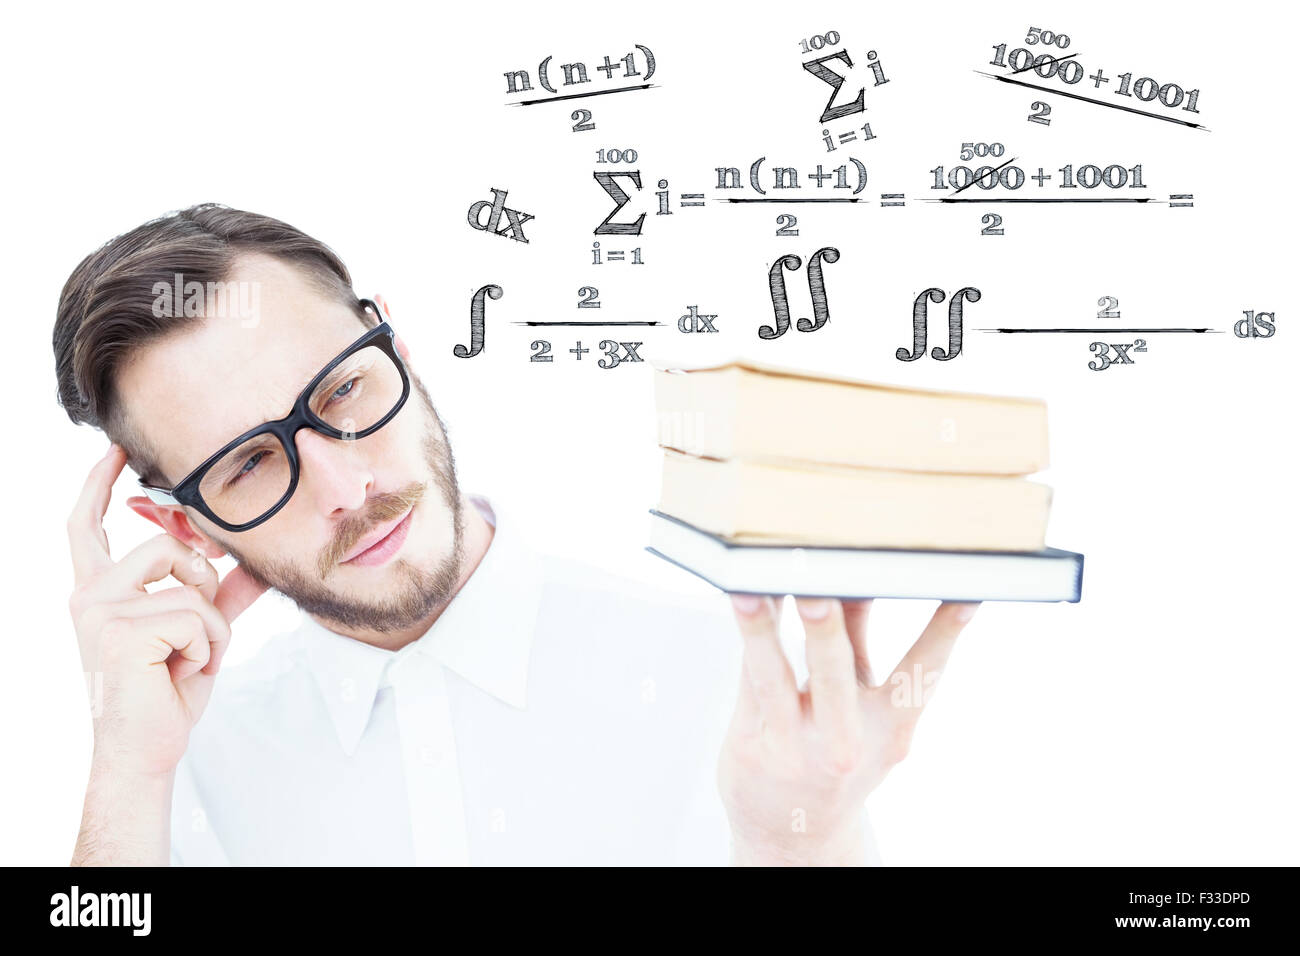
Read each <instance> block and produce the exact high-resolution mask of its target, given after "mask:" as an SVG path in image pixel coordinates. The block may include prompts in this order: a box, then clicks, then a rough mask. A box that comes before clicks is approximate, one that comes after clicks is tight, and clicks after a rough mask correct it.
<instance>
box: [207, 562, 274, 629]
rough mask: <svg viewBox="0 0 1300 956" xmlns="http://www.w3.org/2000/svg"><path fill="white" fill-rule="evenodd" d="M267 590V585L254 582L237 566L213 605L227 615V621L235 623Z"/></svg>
mask: <svg viewBox="0 0 1300 956" xmlns="http://www.w3.org/2000/svg"><path fill="white" fill-rule="evenodd" d="M266 589H267V586H266V585H265V584H261V583H260V582H258V581H254V580H253V579H252V577H250V576H249V574H248V572H247V571H245V570H244V569H243V567H242V566H240V565H238V564H237V565H235V567H234V568H233V569H231V571H230V573H229V574H227V575H226V577H225V579H224V580H223V581H222V582H221V586H220V587H219V588H218V589H217V593H216V596H215V598H214V599H213V603H215V604H216V606H217V609H218V610H220V611H221V613H222V614H223V615H225V618H226V620H227V621H231V622H233V621H234V620H235V618H237V617H239V615H241V614H243V613H244V612H245V611H246V610H248V608H249V606H250V605H251V604H252V603H253V602H254V601H256V600H257V599H258V598H259V597H261V596H262V594H263V593H264V592H265V591H266Z"/></svg>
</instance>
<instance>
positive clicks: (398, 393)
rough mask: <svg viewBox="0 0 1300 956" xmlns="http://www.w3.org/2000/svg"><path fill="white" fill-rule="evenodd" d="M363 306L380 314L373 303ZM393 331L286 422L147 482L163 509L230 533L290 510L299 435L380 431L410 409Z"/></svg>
mask: <svg viewBox="0 0 1300 956" xmlns="http://www.w3.org/2000/svg"><path fill="white" fill-rule="evenodd" d="M360 301H361V304H362V305H364V306H366V307H367V308H368V309H370V310H372V311H373V312H374V313H375V315H376V316H379V315H380V314H381V313H380V311H379V307H378V306H377V305H375V303H374V302H372V301H371V300H369V299H362V300H360ZM393 336H394V333H393V329H392V326H390V325H389V324H388V323H387V322H381V323H380V324H379V325H377V326H375V327H374V328H373V329H370V330H368V331H367V332H366V333H365V334H364V335H362V336H361V338H359V339H357V340H356V341H355V342H353V343H352V344H351V345H349V346H348V347H347V348H346V349H344V350H343V351H342V352H340V353H339V354H338V355H337V356H336V357H335V358H334V359H333V360H332V361H330V363H329V364H328V365H326V366H325V368H323V369H321V371H320V372H318V373H317V374H316V377H315V378H313V379H312V380H311V381H310V382H309V383H308V384H307V387H306V388H304V389H303V390H302V392H300V393H299V395H298V398H297V399H296V400H295V401H294V403H293V409H292V411H290V412H289V414H288V415H286V416H285V417H284V418H281V419H279V420H277V421H273V422H266V423H264V424H262V425H258V426H257V427H256V428H251V429H249V430H248V431H246V432H244V434H242V435H240V436H239V437H238V438H236V439H234V440H233V441H230V442H228V443H227V444H226V445H225V446H224V447H223V448H222V449H221V450H220V451H218V452H217V453H216V454H214V455H212V456H211V457H210V458H208V459H207V461H205V462H203V464H201V465H199V466H198V467H197V468H195V469H194V470H193V471H192V472H190V473H189V474H188V475H186V476H185V477H184V478H183V479H181V480H180V481H179V482H178V483H177V484H176V486H175V487H173V488H160V487H158V486H157V485H150V484H146V483H145V481H144V479H143V478H141V479H140V487H141V488H142V489H144V492H145V494H147V495H148V496H149V497H150V498H151V499H152V500H153V501H155V502H157V503H158V504H168V505H175V504H181V505H189V506H190V507H192V508H196V509H198V511H199V512H200V513H201V514H203V515H204V516H205V517H206V518H208V519H209V520H211V521H213V522H215V523H216V524H218V525H220V526H221V527H222V528H224V529H226V530H227V531H247V530H248V529H250V528H253V527H256V526H257V525H259V524H261V523H262V522H263V521H266V520H267V519H269V518H270V517H272V516H273V515H274V514H275V513H276V512H277V511H279V510H280V509H281V508H283V507H284V506H285V505H286V504H287V503H288V502H289V499H290V498H292V497H293V493H294V491H295V490H297V488H298V474H299V468H298V448H297V445H296V444H295V442H294V436H295V435H297V433H298V432H299V431H300V430H301V429H303V428H310V429H312V430H313V431H317V432H320V433H321V434H322V435H328V436H329V437H330V438H337V439H340V440H341V441H355V440H356V439H358V438H365V437H366V436H367V435H369V434H371V433H373V432H375V431H378V430H379V429H380V428H382V427H383V426H384V425H386V424H388V422H389V421H390V420H391V419H392V417H393V416H394V415H396V414H397V413H398V412H399V411H400V410H401V408H402V406H403V405H405V404H406V399H407V398H408V397H409V396H410V394H411V380H410V377H409V376H408V374H407V370H406V364H405V363H404V362H403V361H402V357H401V355H400V354H398V351H397V345H396V343H395V341H394V337H393Z"/></svg>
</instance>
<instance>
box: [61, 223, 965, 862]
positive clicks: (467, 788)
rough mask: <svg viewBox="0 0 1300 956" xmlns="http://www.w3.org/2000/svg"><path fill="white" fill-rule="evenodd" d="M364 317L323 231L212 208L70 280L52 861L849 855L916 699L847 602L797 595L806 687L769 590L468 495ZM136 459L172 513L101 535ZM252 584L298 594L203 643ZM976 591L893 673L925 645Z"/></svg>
mask: <svg viewBox="0 0 1300 956" xmlns="http://www.w3.org/2000/svg"><path fill="white" fill-rule="evenodd" d="M391 318H392V316H391V312H390V311H389V309H388V307H387V305H385V304H384V303H383V300H382V299H379V298H378V297H377V298H376V300H375V301H374V302H371V301H369V300H362V299H358V298H357V297H356V295H355V293H354V292H353V291H352V284H351V279H350V276H349V274H348V271H347V269H346V268H345V267H344V265H343V263H342V262H341V261H340V260H339V259H338V258H337V256H335V254H334V253H333V252H332V251H331V250H330V249H329V248H328V247H326V246H325V245H323V244H322V243H320V242H318V241H316V240H314V239H312V238H311V237H309V236H307V235H305V234H303V233H302V232H300V231H299V230H297V229H294V228H293V227H291V226H289V225H287V224H285V223H283V222H280V221H278V220H275V219H271V218H268V217H265V216H260V215H255V214H253V213H248V212H243V211H240V210H235V209H229V208H227V207H223V206H219V205H212V204H209V205H201V206H195V207H192V208H190V209H186V210H184V211H181V212H179V213H177V214H174V215H170V216H165V217H162V218H160V219H157V220H153V221H151V222H148V223H145V224H144V225H142V226H140V227H138V228H137V229H135V230H133V231H131V232H129V233H126V234H124V235H122V236H119V237H117V238H116V239H114V240H112V241H111V242H109V243H108V244H107V245H105V246H104V247H102V248H101V249H99V250H97V251H96V252H94V253H92V254H91V255H90V256H88V257H87V258H86V259H85V260H84V261H83V262H82V263H81V265H80V266H79V267H78V268H77V269H76V271H75V272H74V273H73V274H72V276H71V277H70V278H69V280H68V282H67V284H66V286H65V287H64V290H63V294H62V296H61V298H60V302H59V312H58V320H57V325H56V328H55V334H54V349H55V358H56V367H57V374H58V380H59V397H60V402H61V403H62V405H63V406H64V407H65V409H66V410H67V412H68V414H69V416H70V417H71V418H72V419H73V421H74V422H78V423H80V422H89V423H91V424H93V425H95V426H97V427H99V428H102V429H103V430H104V431H105V433H106V434H108V436H109V437H110V438H111V439H112V441H113V444H112V445H111V446H110V449H109V451H108V453H107V455H106V456H105V457H104V459H103V460H102V461H100V462H99V463H98V464H96V465H95V466H94V468H93V469H91V471H90V474H89V476H88V477H87V479H86V482H85V486H84V488H83V491H82V494H81V496H80V498H79V500H78V501H77V503H76V505H75V507H74V508H73V510H72V513H71V514H70V516H69V519H68V534H69V542H70V547H71V552H72V562H73V569H74V576H75V589H74V592H73V594H72V596H71V599H70V601H69V610H70V612H71V616H72V620H73V624H74V627H75V629H76V633H77V638H78V641H79V643H80V649H81V654H82V661H83V665H84V668H85V670H86V671H87V672H88V673H91V674H96V675H100V676H101V679H102V691H101V700H102V703H101V705H100V707H101V709H100V712H99V713H98V714H97V715H96V716H95V747H94V756H93V760H92V766H91V771H90V778H89V782H88V786H87V790H86V800H85V806H84V814H83V820H82V828H81V833H80V836H79V839H78V841H77V845H76V849H75V852H74V857H73V862H74V863H77V864H136V863H139V864H160V863H167V862H168V861H170V862H172V863H175V864H181V863H184V864H196V863H197V864H210V863H233V864H286V863H325V864H331V863H332V864H337V863H348V864H350V863H393V864H432V863H459V864H465V863H681V862H700V863H709V862H712V863H723V862H726V861H727V860H728V859H730V861H731V862H733V863H737V864H772V863H792V864H855V863H869V862H876V861H877V857H876V851H875V847H874V841H873V839H872V834H871V831H870V826H869V824H868V822H867V819H866V815H865V811H864V801H865V799H866V797H867V795H868V793H870V791H871V790H872V789H873V788H874V787H875V786H876V785H877V784H878V783H879V782H880V780H881V779H882V778H883V777H884V775H885V773H886V772H887V771H888V770H889V768H890V767H891V766H892V765H893V764H895V763H897V762H898V761H899V760H901V759H902V758H903V756H904V755H905V753H906V751H907V748H908V744H909V741H910V737H911V733H912V730H913V728H914V727H915V724H916V721H917V718H918V717H919V712H920V704H919V702H918V701H916V700H914V697H915V696H916V695H903V697H904V698H905V700H904V702H903V703H902V704H900V705H896V703H897V701H896V700H895V699H893V698H894V696H895V695H892V694H891V687H890V681H888V680H886V681H884V682H880V681H878V680H877V679H876V677H875V676H874V675H873V671H872V669H871V666H870V664H869V662H868V655H867V647H866V624H867V615H868V611H869V607H870V602H869V601H864V602H845V603H843V604H842V603H841V602H839V601H834V600H804V599H800V600H798V601H797V602H796V603H797V605H798V609H799V613H800V617H801V619H802V622H803V627H804V631H805V641H806V651H807V663H808V670H809V681H808V684H807V686H806V687H804V688H800V687H798V686H797V685H796V682H795V678H794V675H793V671H792V669H791V667H790V665H789V663H788V661H787V660H786V658H785V655H784V653H783V652H782V649H781V645H780V641H779V635H778V621H779V617H780V602H773V601H772V600H771V599H768V598H763V599H758V598H753V597H749V596H744V595H736V596H733V599H732V601H733V608H732V612H730V613H729V614H728V615H726V616H724V615H722V614H719V613H716V612H714V611H708V610H703V609H701V607H699V606H698V605H693V604H692V603H691V602H689V601H686V600H684V599H677V598H667V597H665V596H662V595H656V594H654V593H650V592H649V590H648V589H647V588H644V587H642V586H640V585H637V584H634V583H632V582H629V581H624V580H621V579H619V578H617V577H615V576H613V575H610V574H607V573H606V572H604V571H601V570H599V569H597V568H595V567H590V566H587V565H585V564H580V563H577V562H571V561H567V560H560V559H558V558H555V557H552V556H543V555H542V554H540V553H537V552H535V551H534V550H533V549H532V548H530V547H529V546H527V545H526V544H525V542H524V541H523V540H522V539H521V538H520V536H519V535H518V529H517V527H516V525H515V524H514V521H513V519H511V517H510V515H509V512H507V511H506V510H504V509H503V508H502V507H501V503H500V502H490V501H488V500H487V499H486V498H484V497H482V496H476V495H470V494H467V493H464V492H462V491H461V489H460V487H459V485H458V482H457V478H456V469H455V464H454V460H453V457H452V453H451V448H450V445H449V443H448V440H447V433H446V428H445V427H444V425H443V422H442V420H441V418H440V417H439V416H438V414H437V412H436V410H435V409H434V406H433V403H432V401H431V398H430V396H429V394H428V392H427V391H426V389H425V387H424V385H423V383H422V382H421V381H420V379H419V377H418V376H417V375H416V373H415V371H414V367H413V363H412V356H411V353H410V349H409V348H408V346H407V345H406V343H405V342H404V341H403V340H402V338H401V336H400V335H397V334H396V332H395V330H394V329H393V327H392V326H391V325H389V324H388V322H387V321H386V320H389V319H391ZM128 463H129V464H130V465H131V466H132V468H133V470H135V471H136V472H137V474H139V475H140V480H141V484H142V485H143V487H144V490H145V492H146V494H145V495H144V496H138V497H133V498H130V499H128V501H127V503H128V504H129V505H130V506H131V508H132V509H133V510H135V511H136V512H137V513H138V514H140V515H142V516H143V517H145V518H147V519H148V520H150V521H152V522H154V523H155V524H157V525H158V526H159V527H160V528H162V529H163V532H164V533H163V534H161V535H158V536H157V537H155V538H153V539H151V540H149V541H146V542H145V543H144V544H142V545H140V546H139V547H138V548H136V549H135V550H134V551H132V552H131V553H129V554H127V555H125V556H122V557H120V558H115V557H113V556H112V554H111V552H110V548H109V543H108V541H107V539H106V536H105V534H104V531H103V528H102V519H103V516H104V514H105V511H106V509H107V506H108V503H109V499H110V495H111V490H112V487H113V484H114V482H115V480H116V479H117V477H118V476H119V474H120V473H121V470H122V468H123V467H124V465H126V464H128ZM226 553H229V554H230V555H232V556H233V557H234V558H235V559H236V561H237V562H238V565H237V567H236V568H235V569H234V570H233V571H231V572H230V573H229V574H228V575H227V576H226V578H225V579H224V580H222V581H218V575H217V572H216V570H215V569H214V567H213V566H212V564H211V563H210V560H209V559H213V558H218V557H221V556H223V555H224V554H226ZM168 577H174V578H175V579H176V580H177V581H178V582H179V584H178V585H177V586H174V587H166V588H162V589H160V590H155V591H153V592H149V591H147V590H146V588H145V585H146V584H149V583H152V582H157V581H162V580H164V579H166V578H168ZM271 588H274V589H275V590H277V591H279V592H280V593H282V594H284V595H285V596H286V597H288V598H289V599H290V600H292V601H293V602H294V603H295V604H296V605H297V606H298V607H299V608H300V609H301V611H302V612H303V616H302V624H301V626H300V627H299V628H298V629H297V630H295V631H293V632H291V633H289V634H285V635H280V636H278V637H277V638H275V639H274V640H272V641H271V642H270V643H269V644H268V645H267V646H266V647H265V648H264V649H263V650H262V651H261V652H260V653H259V654H258V655H257V656H256V657H255V658H254V659H252V660H250V661H248V662H247V663H245V664H243V665H241V666H239V667H235V668H230V669H228V670H227V671H222V670H221V661H222V657H223V655H224V653H225V650H226V647H227V645H228V642H229V640H230V636H231V624H232V622H233V621H234V620H235V619H236V618H237V617H238V615H239V614H240V613H242V611H243V610H244V609H246V608H247V607H248V606H249V605H250V604H251V603H252V602H253V601H254V600H256V599H257V597H258V596H259V595H261V594H262V593H263V592H265V591H266V590H267V589H271ZM975 608H976V605H975V604H956V603H952V604H943V605H941V606H940V607H939V608H938V610H937V611H936V612H935V615H934V617H933V619H932V620H931V622H930V624H929V625H928V626H927V628H926V629H925V632H924V633H923V634H922V635H921V637H920V638H919V639H918V641H917V642H916V644H915V646H914V647H913V648H912V650H911V651H910V652H909V653H908V655H907V656H906V657H905V658H904V660H903V661H902V662H901V663H900V664H899V665H898V668H897V670H896V673H899V674H902V675H908V676H910V675H912V674H914V673H916V672H917V671H916V670H915V669H916V668H918V667H919V668H921V671H920V673H924V674H926V675H935V676H937V674H938V672H939V671H940V670H941V668H942V667H943V665H944V663H945V661H946V659H947V657H948V654H949V652H950V651H951V648H952V645H953V642H954V640H955V638H956V635H957V634H958V633H959V632H960V631H961V629H962V627H963V626H964V624H965V622H966V621H967V620H969V618H970V615H971V614H972V613H973V612H974V610H975ZM737 624H738V625H739V630H740V632H741V635H742V643H743V652H741V651H737V650H734V649H733V648H732V647H731V646H730V645H731V644H732V643H733V642H732V640H730V639H729V636H728V634H727V633H725V632H726V631H730V630H731V629H732V628H734V627H735V626H736V625H737ZM736 687H738V688H739V693H738V697H737V699H736V700H735V703H734V708H732V707H731V704H730V700H729V699H730V697H731V695H732V694H734V693H735V688H736ZM719 702H721V703H723V704H724V707H725V708H726V709H724V710H722V711H720V710H719V709H718V706H717V705H718V703H719ZM728 710H729V711H730V713H729V719H726V718H727V716H728V714H727V711H728ZM719 713H721V714H722V716H723V718H724V719H723V720H721V721H720V720H717V719H715V718H716V717H717V715H718V714H719ZM719 747H720V749H721V752H720V756H717V753H718V748H719ZM728 824H729V837H730V840H729V845H728V842H727V839H726V837H727V836H728V834H727V833H726V830H727V828H728V826H727V825H728ZM719 837H721V839H719Z"/></svg>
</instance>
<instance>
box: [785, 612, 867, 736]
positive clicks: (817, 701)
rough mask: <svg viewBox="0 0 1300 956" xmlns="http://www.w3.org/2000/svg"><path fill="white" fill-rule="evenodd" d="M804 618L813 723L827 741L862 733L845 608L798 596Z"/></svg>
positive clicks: (855, 674) (852, 654)
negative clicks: (845, 620)
mask: <svg viewBox="0 0 1300 956" xmlns="http://www.w3.org/2000/svg"><path fill="white" fill-rule="evenodd" d="M795 606H796V607H798V609H799V618H800V620H802V621H803V629H804V636H805V648H806V651H805V652H806V654H807V658H808V690H809V696H810V697H811V700H812V713H813V722H814V723H815V724H816V725H817V729H818V730H819V731H820V732H821V733H822V734H823V735H824V737H825V739H827V740H835V741H843V742H845V745H846V746H853V744H854V742H855V741H856V740H857V738H858V737H859V736H861V714H860V712H859V708H858V691H859V685H858V677H857V673H856V669H855V665H854V652H853V644H852V643H851V642H850V640H849V635H848V632H847V630H846V628H845V622H844V609H843V607H842V606H841V604H840V602H839V601H838V600H836V599H835V598H803V597H796V598H795Z"/></svg>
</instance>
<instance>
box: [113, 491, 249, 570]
mask: <svg viewBox="0 0 1300 956" xmlns="http://www.w3.org/2000/svg"><path fill="white" fill-rule="evenodd" d="M126 503H127V506H128V507H130V509H131V510H132V511H134V512H135V513H136V514H138V515H141V516H142V517H145V518H148V519H149V520H150V521H152V522H153V523H154V524H156V525H157V526H158V527H160V528H162V529H163V530H164V531H166V532H167V533H168V534H169V535H171V536H172V537H173V538H176V539H178V540H179V541H180V542H181V543H182V544H184V545H186V546H187V547H190V548H193V549H194V550H196V551H198V552H199V553H200V554H202V555H204V556H205V557H208V558H220V557H223V556H224V555H225V553H226V549H225V548H223V547H221V545H219V544H217V543H216V542H215V541H213V540H211V539H210V538H208V537H207V536H206V535H205V534H203V532H201V531H199V530H198V529H196V528H195V527H194V525H193V523H192V522H191V521H190V516H189V515H187V514H186V513H185V510H184V508H182V507H181V506H179V505H160V504H158V503H157V502H155V501H154V500H153V499H152V498H146V497H144V496H143V495H137V496H136V497H134V498H127V499H126Z"/></svg>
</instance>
